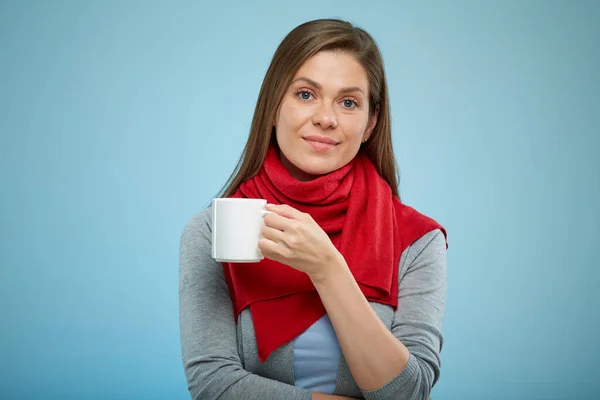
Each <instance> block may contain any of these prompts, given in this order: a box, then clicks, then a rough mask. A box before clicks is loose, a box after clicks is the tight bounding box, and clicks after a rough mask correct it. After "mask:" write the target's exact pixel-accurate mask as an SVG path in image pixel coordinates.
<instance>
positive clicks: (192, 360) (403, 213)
mask: <svg viewBox="0 0 600 400" xmlns="http://www.w3.org/2000/svg"><path fill="white" fill-rule="evenodd" d="M236 171H237V172H235V173H234V174H233V175H232V176H231V178H230V180H229V182H228V184H227V185H226V187H225V189H224V191H223V196H224V197H250V198H264V199H267V201H268V203H269V205H268V206H267V207H268V210H270V211H272V213H270V214H268V215H266V216H265V218H264V220H265V226H264V228H263V230H262V232H261V233H262V236H261V239H260V242H259V248H260V250H261V252H262V253H263V255H264V256H265V259H264V260H262V261H261V262H260V263H255V264H240V265H236V264H229V263H223V264H219V263H217V262H216V261H214V260H213V259H212V258H211V218H210V215H211V214H210V209H207V210H205V211H204V212H202V213H200V214H199V215H197V216H195V217H193V218H192V219H191V220H190V221H189V222H188V224H187V225H186V227H185V229H184V232H183V234H182V238H181V249H180V320H181V341H182V352H183V361H184V367H185V372H186V377H187V381H188V385H189V390H190V393H191V395H192V397H193V398H194V399H217V398H218V399H257V400H258V399H260V400H265V399H311V398H312V399H336V398H337V399H342V398H366V399H427V397H428V395H429V393H430V391H431V388H432V386H433V385H434V384H435V382H436V381H437V379H438V377H439V371H440V359H439V352H440V350H441V346H442V333H441V326H442V319H443V313H444V301H445V286H446V241H445V231H444V230H443V228H442V227H441V226H439V225H438V224H437V223H436V222H435V221H433V220H432V219H430V218H428V217H426V216H424V215H422V214H419V213H418V212H416V211H415V210H414V209H412V208H410V207H408V206H405V205H403V204H402V203H401V202H400V200H399V198H398V189H397V186H398V184H397V178H396V176H397V173H396V163H395V159H394V154H393V150H392V140H391V131H390V115H389V104H388V98H387V84H386V79H385V73H384V69H383V62H382V58H381V55H380V53H379V50H378V49H377V46H376V44H375V43H374V41H373V39H372V38H371V36H369V34H367V33H366V32H365V31H364V30H362V29H359V28H356V27H353V26H352V25H351V24H349V23H347V22H344V21H340V20H316V21H311V22H307V23H305V24H302V25H300V26H298V27H297V28H295V29H294V30H293V31H292V32H290V33H289V34H288V36H287V37H286V38H285V39H284V40H283V42H282V43H281V44H280V46H279V47H278V49H277V51H276V53H275V55H274V57H273V60H272V62H271V65H270V67H269V69H268V71H267V74H266V77H265V79H264V82H263V85H262V88H261V91H260V94H259V97H258V102H257V105H256V110H255V113H254V118H253V121H252V126H251V130H250V136H249V139H248V142H247V144H246V147H245V149H244V152H243V154H242V156H241V158H240V162H239V164H238V168H237V169H236Z"/></svg>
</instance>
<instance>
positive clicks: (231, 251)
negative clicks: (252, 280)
mask: <svg viewBox="0 0 600 400" xmlns="http://www.w3.org/2000/svg"><path fill="white" fill-rule="evenodd" d="M266 205H267V200H265V199H232V198H217V199H213V201H212V219H213V221H212V257H213V258H214V259H215V260H217V261H219V262H236V263H244V262H246V263H247V262H258V261H260V260H262V259H263V258H264V256H263V255H262V254H261V253H260V250H259V249H258V240H259V238H260V230H261V229H262V227H263V225H264V220H263V218H264V216H265V214H267V213H268V211H266V210H265V206H266Z"/></svg>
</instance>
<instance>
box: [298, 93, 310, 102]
mask: <svg viewBox="0 0 600 400" xmlns="http://www.w3.org/2000/svg"><path fill="white" fill-rule="evenodd" d="M296 96H298V97H300V98H301V99H302V100H306V101H308V100H310V99H311V97H312V93H311V92H309V91H307V90H300V91H298V92H296Z"/></svg>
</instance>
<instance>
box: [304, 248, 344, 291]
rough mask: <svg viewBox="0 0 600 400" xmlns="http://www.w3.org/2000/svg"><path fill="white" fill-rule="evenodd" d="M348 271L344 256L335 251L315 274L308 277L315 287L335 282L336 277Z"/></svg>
mask: <svg viewBox="0 0 600 400" xmlns="http://www.w3.org/2000/svg"><path fill="white" fill-rule="evenodd" d="M346 271H348V264H347V263H346V260H345V259H344V256H342V254H341V253H340V252H339V251H336V252H335V254H334V255H333V256H332V257H329V259H328V260H327V261H325V262H324V264H323V265H322V266H321V268H317V270H316V271H315V272H313V273H312V274H310V275H309V278H310V280H311V281H312V283H313V285H315V286H323V285H327V284H328V283H329V282H332V281H335V280H336V276H339V275H340V274H342V273H345V272H346Z"/></svg>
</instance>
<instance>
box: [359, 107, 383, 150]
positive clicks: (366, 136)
mask: <svg viewBox="0 0 600 400" xmlns="http://www.w3.org/2000/svg"><path fill="white" fill-rule="evenodd" d="M378 118H379V104H377V105H376V106H375V111H373V114H371V116H370V117H369V123H368V125H367V129H365V134H364V135H363V142H366V141H367V139H369V137H370V136H371V134H372V133H373V129H375V125H377V120H378Z"/></svg>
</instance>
